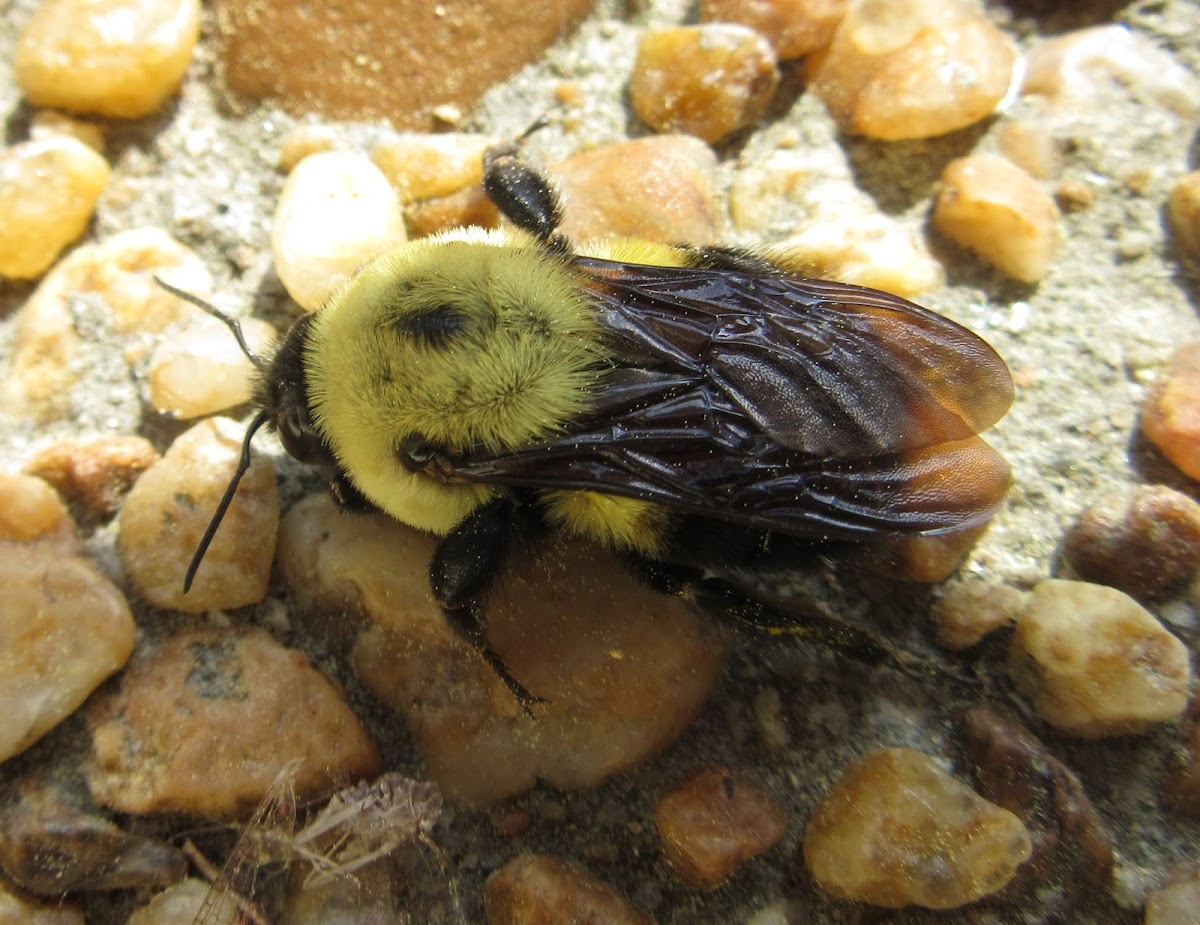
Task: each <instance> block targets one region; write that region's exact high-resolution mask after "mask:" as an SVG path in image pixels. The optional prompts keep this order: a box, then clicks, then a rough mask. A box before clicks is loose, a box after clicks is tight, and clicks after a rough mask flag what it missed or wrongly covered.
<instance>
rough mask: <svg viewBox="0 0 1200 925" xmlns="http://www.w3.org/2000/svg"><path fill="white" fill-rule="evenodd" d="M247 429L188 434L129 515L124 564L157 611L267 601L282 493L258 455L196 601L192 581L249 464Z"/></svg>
mask: <svg viewBox="0 0 1200 925" xmlns="http://www.w3.org/2000/svg"><path fill="white" fill-rule="evenodd" d="M242 436H243V428H242V427H240V426H239V425H237V424H235V423H234V422H232V421H230V420H228V419H225V418H209V419H207V420H204V421H201V422H200V423H199V424H197V425H196V426H195V427H193V428H191V429H190V430H188V431H186V432H184V433H183V434H181V435H180V436H179V437H178V438H176V440H175V442H174V443H172V444H171V446H170V447H169V448H168V449H167V452H166V454H165V455H164V456H163V458H162V459H161V460H159V461H158V462H157V463H155V464H154V465H153V466H151V467H150V468H149V469H147V470H146V471H145V472H144V473H142V476H141V478H139V479H138V480H137V483H136V484H135V485H134V486H133V489H132V490H131V491H130V492H129V495H128V497H127V498H126V499H125V504H124V506H123V507H122V508H121V518H120V529H121V533H120V549H121V559H122V561H123V562H124V565H125V570H126V572H127V573H128V576H129V579H130V581H131V582H132V583H133V586H134V587H135V588H136V589H137V591H138V594H140V595H141V596H142V598H144V599H145V600H146V601H147V602H148V603H150V604H153V605H154V606H156V607H167V608H173V609H175V610H182V611H184V612H186V613H201V612H203V611H206V610H211V609H214V608H216V609H225V608H231V607H243V606H245V605H247V604H256V603H258V602H259V601H261V600H262V599H263V598H264V597H266V595H267V583H268V580H269V579H270V575H271V558H272V556H273V554H274V551H275V534H276V530H277V527H278V524H279V492H278V489H277V487H276V483H275V467H274V466H273V465H272V464H271V461H270V460H269V459H268V458H267V457H265V456H263V455H261V454H257V453H252V454H251V456H250V468H249V470H247V472H246V475H245V477H244V478H243V479H242V481H241V484H240V485H239V486H238V490H237V494H236V495H235V496H234V499H233V503H232V504H231V505H230V506H229V510H227V511H226V512H225V516H224V518H222V520H221V528H220V529H219V530H218V531H217V534H216V536H215V537H214V538H213V541H212V545H211V546H210V547H209V548H208V552H207V553H206V554H205V556H204V561H203V563H201V565H200V569H199V570H198V571H197V572H196V578H195V583H194V584H193V585H192V588H191V590H190V591H189V592H188V593H186V594H185V593H184V590H183V578H184V573H185V572H186V571H187V567H188V564H189V563H190V562H191V560H192V556H193V554H194V553H195V552H196V547H197V546H198V544H199V542H200V538H201V536H202V535H203V533H204V531H205V529H206V528H207V527H208V524H209V521H210V520H211V519H212V516H213V512H214V511H215V510H216V507H217V504H218V502H219V501H220V499H221V496H222V495H223V494H224V493H225V488H226V486H227V485H228V484H229V480H230V477H231V476H232V475H233V471H234V468H235V467H236V465H237V462H238V459H239V457H240V456H241V450H242Z"/></svg>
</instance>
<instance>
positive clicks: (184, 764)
mask: <svg viewBox="0 0 1200 925" xmlns="http://www.w3.org/2000/svg"><path fill="white" fill-rule="evenodd" d="M88 725H89V728H90V730H91V734H92V753H91V760H90V762H89V764H88V765H87V766H86V767H85V773H86V775H87V780H88V786H89V787H90V788H91V792H92V796H93V797H94V798H95V799H96V800H97V801H98V802H100V803H102V804H103V805H105V806H107V807H109V808H110V809H115V810H117V811H118V812H124V813H159V812H187V813H195V814H197V815H201V816H205V817H209V818H213V817H229V816H234V815H237V814H239V813H242V814H244V813H247V812H248V811H249V810H250V809H251V808H253V806H254V805H255V804H256V803H257V802H258V801H259V800H260V799H262V797H263V795H264V794H265V793H266V791H267V789H268V788H269V787H270V785H271V784H272V782H273V781H274V780H275V778H276V776H277V775H278V774H279V771H280V769H281V768H282V767H283V766H284V765H285V764H287V763H288V762H289V761H290V760H292V759H302V762H303V763H302V765H301V767H300V769H299V770H298V771H297V773H296V776H295V778H294V780H293V786H294V788H295V791H296V793H297V795H298V796H314V795H315V794H317V793H319V792H328V791H329V790H331V789H333V788H334V787H335V786H337V785H338V784H340V783H341V782H344V781H346V780H348V779H351V780H359V779H362V778H364V777H371V776H374V775H376V774H378V773H379V770H380V759H379V753H378V751H377V750H376V748H375V744H374V743H373V742H372V741H371V739H370V737H369V736H368V734H367V731H366V729H365V728H364V727H363V725H362V723H361V722H360V721H359V719H358V717H357V716H355V715H354V713H353V711H352V710H351V709H350V707H349V706H348V705H347V704H346V702H345V699H344V697H343V695H342V692H341V691H340V690H339V689H338V688H337V687H335V686H334V684H333V683H332V682H331V681H330V680H329V679H328V678H326V677H325V675H323V674H321V673H320V672H319V671H317V670H316V669H315V668H314V667H313V666H312V664H311V663H310V662H309V661H308V658H307V657H306V656H305V655H304V654H303V653H301V652H298V651H297V650H295V649H288V648H285V647H284V646H282V645H280V644H279V643H278V642H276V641H275V640H274V639H272V638H271V636H269V635H268V634H267V633H265V632H263V631H262V630H260V629H255V628H250V629H245V630H242V631H238V630H215V629H203V628H197V629H185V630H182V631H180V632H178V633H176V634H174V635H173V636H170V637H169V638H167V639H165V640H163V641H162V642H161V643H160V644H158V645H155V646H153V647H151V648H149V649H147V650H146V651H145V652H139V654H138V656H137V658H135V659H134V660H133V661H132V662H130V664H129V667H128V668H127V669H126V670H125V671H124V673H122V675H121V678H120V682H119V686H118V688H117V689H116V690H114V691H110V692H107V693H106V694H104V695H103V696H101V697H99V698H97V699H96V700H94V701H93V703H92V704H91V705H90V706H89V709H88Z"/></svg>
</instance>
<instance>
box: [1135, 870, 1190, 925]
mask: <svg viewBox="0 0 1200 925" xmlns="http://www.w3.org/2000/svg"><path fill="white" fill-rule="evenodd" d="M1198 909H1200V871H1198V870H1196V869H1195V868H1193V869H1192V870H1191V871H1188V872H1187V873H1185V874H1183V875H1182V876H1176V877H1172V878H1171V881H1170V882H1168V883H1167V884H1165V885H1164V886H1162V887H1159V888H1158V889H1157V890H1151V891H1150V893H1149V894H1148V895H1147V896H1146V919H1145V925H1196V923H1197V922H1198V921H1200V914H1197V911H1196V910H1198Z"/></svg>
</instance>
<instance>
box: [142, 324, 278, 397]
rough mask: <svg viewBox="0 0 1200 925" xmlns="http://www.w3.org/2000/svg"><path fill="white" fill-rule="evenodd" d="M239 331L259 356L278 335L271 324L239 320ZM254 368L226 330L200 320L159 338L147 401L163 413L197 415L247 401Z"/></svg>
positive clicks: (151, 368) (152, 364) (219, 325)
mask: <svg viewBox="0 0 1200 925" xmlns="http://www.w3.org/2000/svg"><path fill="white" fill-rule="evenodd" d="M241 326H242V335H243V336H244V337H245V338H246V343H247V344H248V345H249V347H250V349H251V350H253V351H254V352H255V353H256V354H257V355H259V356H263V355H264V354H265V353H266V352H267V351H268V350H269V349H270V346H271V344H272V343H274V341H275V339H276V332H275V329H274V328H273V327H271V325H269V324H267V322H265V321H261V320H259V319H257V318H242V319H241ZM255 372H256V370H255V367H254V364H252V363H251V362H250V360H249V358H247V357H246V355H245V354H244V353H242V351H241V348H240V347H238V344H237V341H236V340H235V339H234V337H233V334H232V333H231V332H230V330H229V328H227V327H225V325H224V324H222V323H220V322H219V321H217V320H215V319H204V320H202V321H198V322H197V323H196V324H194V325H190V326H189V327H187V328H185V329H183V330H182V331H179V332H178V333H177V334H175V335H174V336H172V337H168V338H166V339H165V340H163V341H161V342H160V343H159V345H158V346H157V347H156V348H155V349H154V354H153V355H152V356H151V358H150V403H151V404H152V405H154V407H155V408H156V409H157V410H158V411H161V412H163V413H164V414H172V415H174V416H175V417H177V418H184V419H186V418H198V417H204V416H205V415H209V414H215V413H217V412H219V411H225V410H226V409H229V408H233V407H235V406H237V405H240V404H242V403H244V402H247V401H249V400H250V396H251V389H252V387H253V380H254V374H255Z"/></svg>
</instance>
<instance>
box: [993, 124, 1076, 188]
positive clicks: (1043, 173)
mask: <svg viewBox="0 0 1200 925" xmlns="http://www.w3.org/2000/svg"><path fill="white" fill-rule="evenodd" d="M997 143H998V144H999V146H1000V151H1001V153H1003V154H1004V156H1005V157H1006V158H1008V159H1009V160H1010V161H1012V162H1013V163H1014V164H1016V165H1017V166H1018V167H1020V168H1021V169H1022V170H1024V171H1025V172H1026V173H1027V174H1029V175H1030V176H1031V177H1034V178H1035V179H1038V180H1051V179H1053V178H1054V177H1057V176H1058V175H1059V173H1060V172H1061V171H1062V161H1063V155H1062V151H1061V150H1060V148H1059V143H1058V140H1057V139H1056V138H1055V137H1054V135H1053V134H1052V133H1051V132H1049V131H1048V130H1047V128H1046V126H1045V125H1043V124H1042V122H1041V121H1038V120H1032V119H1006V120H1005V121H1004V124H1003V125H1002V126H1001V127H1000V131H999V132H998V133H997Z"/></svg>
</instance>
